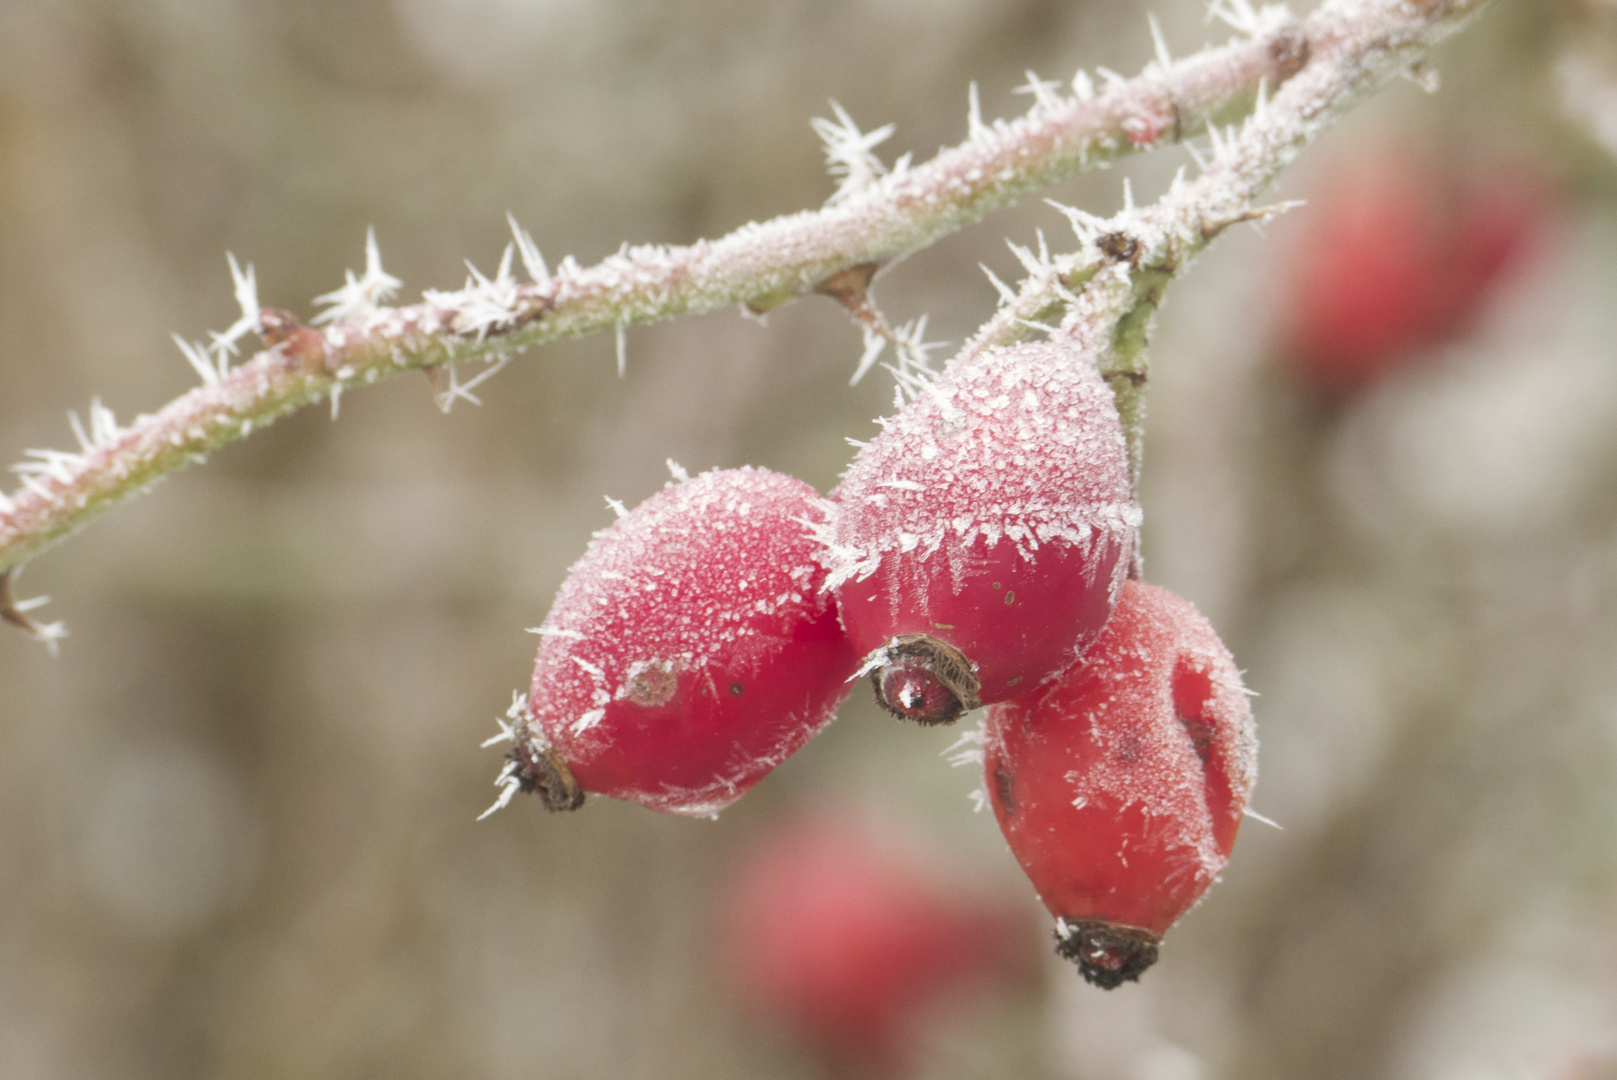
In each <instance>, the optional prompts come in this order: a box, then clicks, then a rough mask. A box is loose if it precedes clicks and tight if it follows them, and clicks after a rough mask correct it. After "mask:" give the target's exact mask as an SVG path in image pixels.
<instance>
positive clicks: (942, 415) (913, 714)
mask: <svg viewBox="0 0 1617 1080" xmlns="http://www.w3.org/2000/svg"><path fill="white" fill-rule="evenodd" d="M834 496H835V497H836V498H837V499H838V501H839V503H840V505H841V512H840V513H839V514H838V516H837V519H836V528H835V535H834V538H833V542H832V543H830V544H828V546H827V550H826V552H825V554H824V556H823V558H824V559H825V562H826V564H827V567H828V568H829V570H830V578H829V580H830V583H831V587H832V588H833V589H834V590H835V592H836V596H837V603H838V608H839V610H840V611H841V613H842V621H843V625H844V626H846V627H847V630H848V637H849V640H850V641H851V642H852V643H853V647H854V649H855V650H856V651H858V652H859V653H861V654H862V655H865V656H867V657H869V658H870V663H871V664H872V667H873V674H872V677H873V681H874V682H875V684H876V687H877V697H878V700H880V701H881V702H882V703H883V704H884V705H885V706H887V707H888V708H889V709H890V710H892V711H893V712H896V713H897V714H899V715H901V716H908V717H910V718H912V719H916V720H919V721H921V722H923V723H926V722H933V723H936V722H947V721H950V720H953V719H955V717H957V716H958V715H959V714H960V713H961V712H962V711H964V710H966V709H971V708H975V707H976V706H977V705H979V704H991V703H993V702H997V701H1005V700H1008V699H1010V698H1012V697H1015V696H1017V695H1020V694H1026V693H1028V692H1029V691H1030V690H1032V689H1033V688H1034V687H1036V686H1037V685H1038V684H1039V683H1040V682H1042V681H1043V680H1044V679H1046V678H1048V677H1049V676H1051V675H1053V674H1054V673H1055V672H1057V671H1060V670H1061V669H1062V668H1064V667H1066V666H1067V664H1069V663H1070V662H1071V661H1072V660H1073V659H1074V658H1075V657H1076V656H1077V655H1078V653H1079V652H1081V651H1082V650H1083V648H1084V647H1086V646H1087V645H1088V644H1089V643H1090V642H1091V641H1093V640H1094V638H1095V635H1096V634H1098V633H1099V632H1100V628H1101V626H1102V624H1104V623H1105V622H1106V617H1107V615H1108V614H1109V613H1110V612H1111V610H1112V604H1113V602H1114V600H1115V598H1116V596H1117V591H1118V589H1120V588H1121V587H1122V583H1123V581H1124V579H1125V577H1126V576H1127V573H1128V569H1129V565H1130V562H1131V559H1132V556H1133V550H1134V537H1135V530H1136V529H1137V528H1138V526H1139V523H1140V512H1139V508H1138V507H1137V506H1136V505H1135V503H1134V498H1133V494H1132V491H1131V489H1130V484H1129V476H1128V461H1127V454H1126V450H1125V445H1124V440H1123V430H1122V425H1121V423H1120V422H1119V420H1118V416H1117V407H1116V404H1115V403H1114V401H1113V398H1112V394H1111V391H1110V390H1108V389H1107V387H1106V384H1105V383H1104V382H1103V381H1102V380H1101V377H1100V375H1099V373H1098V372H1097V371H1096V370H1095V366H1094V363H1093V361H1092V359H1091V358H1090V357H1088V356H1085V355H1082V354H1080V353H1078V352H1076V351H1075V350H1073V349H1072V348H1071V347H1069V346H1065V345H1062V344H1058V343H1027V344H1021V345H1015V346H1011V347H1009V348H1004V349H995V350H990V351H989V352H986V353H984V354H982V355H980V356H978V357H976V358H974V359H972V360H971V361H969V362H966V363H962V364H959V365H957V366H955V367H953V368H950V369H949V370H948V371H947V372H945V373H944V374H943V375H942V376H941V377H940V378H939V379H938V381H937V382H936V383H935V384H934V385H933V386H932V387H931V388H930V389H929V390H928V391H926V392H924V393H922V394H921V395H920V396H919V397H917V398H916V400H914V401H912V402H910V403H909V404H908V405H906V406H905V407H904V408H903V409H901V410H900V411H899V412H898V413H897V414H896V415H894V416H892V417H890V418H889V419H887V420H886V421H884V423H883V429H882V431H881V432H880V433H879V434H878V435H877V436H876V438H875V439H873V440H872V441H871V442H870V443H869V444H868V445H866V446H865V447H864V448H863V449H862V450H861V451H860V453H859V455H858V457H857V458H856V459H855V460H854V462H853V464H852V466H850V468H849V469H848V472H847V474H846V475H845V476H844V478H843V481H842V483H841V485H840V486H839V487H838V489H837V491H836V492H835V493H834ZM922 639H926V640H922ZM882 649H886V650H887V652H886V653H885V654H883V655H879V656H878V655H876V650H882ZM960 672H964V675H960V674H959V673H960Z"/></svg>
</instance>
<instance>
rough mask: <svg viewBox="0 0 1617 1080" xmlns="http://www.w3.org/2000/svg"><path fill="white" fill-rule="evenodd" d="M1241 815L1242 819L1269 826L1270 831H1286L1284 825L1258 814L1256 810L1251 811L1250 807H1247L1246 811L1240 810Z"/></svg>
mask: <svg viewBox="0 0 1617 1080" xmlns="http://www.w3.org/2000/svg"><path fill="white" fill-rule="evenodd" d="M1241 814H1242V816H1244V817H1249V818H1251V819H1252V820H1253V821H1261V822H1263V824H1265V825H1267V826H1269V827H1270V828H1272V829H1279V830H1280V831H1281V832H1285V831H1286V827H1285V826H1284V825H1282V824H1280V822H1278V821H1275V820H1273V819H1272V818H1266V817H1264V816H1263V815H1262V814H1260V813H1258V812H1257V811H1256V810H1254V809H1252V808H1251V807H1250V806H1249V807H1247V808H1246V809H1244V810H1242V811H1241Z"/></svg>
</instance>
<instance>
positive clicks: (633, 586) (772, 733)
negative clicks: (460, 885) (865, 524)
mask: <svg viewBox="0 0 1617 1080" xmlns="http://www.w3.org/2000/svg"><path fill="white" fill-rule="evenodd" d="M831 509H832V507H831V506H830V504H829V503H827V502H826V500H824V499H822V498H820V497H819V495H818V494H817V493H816V492H815V491H814V489H813V488H811V487H809V486H808V485H807V484H805V483H803V482H802V481H800V480H796V479H793V478H792V477H789V476H782V475H780V474H778V473H773V472H769V471H767V470H763V469H750V468H746V469H732V470H723V471H715V472H708V473H703V474H702V475H700V476H698V477H695V478H693V479H691V480H687V481H684V482H682V483H679V484H671V485H669V486H668V487H666V488H664V489H663V490H662V491H660V492H658V493H657V494H655V495H653V496H652V497H651V498H649V499H647V500H646V501H645V502H643V503H641V504H640V505H639V506H637V507H635V508H634V510H632V511H630V512H629V513H628V514H627V515H626V516H625V517H623V518H621V519H619V520H618V521H617V522H615V523H614V524H612V525H611V526H610V527H609V528H607V529H605V530H603V531H602V532H600V533H597V534H596V536H595V538H594V540H592V541H591V543H590V545H589V548H588V550H587V551H586V552H585V553H584V556H583V558H581V559H579V560H578V562H577V563H576V564H574V566H573V567H572V569H571V570H570V571H569V573H568V575H567V580H566V581H565V582H564V583H563V584H562V587H561V591H560V592H559V593H558V594H557V596H556V601H555V603H554V605H552V607H551V609H550V614H549V616H548V617H547V618H546V619H545V622H544V625H543V626H542V627H540V628H539V633H540V635H541V637H542V641H541V643H540V645H539V655H538V658H537V661H536V662H535V665H534V672H533V684H532V688H531V690H530V692H529V695H528V732H527V734H528V736H529V737H528V739H527V740H519V741H518V747H517V751H516V755H517V756H516V757H515V758H514V760H516V761H517V763H518V765H519V769H518V771H517V774H516V775H517V777H518V779H519V780H520V781H521V783H522V785H523V786H524V787H526V788H533V787H538V788H540V789H541V791H542V792H543V793H544V794H545V796H546V802H547V804H549V805H552V806H555V807H558V808H559V807H562V806H566V805H569V804H570V805H577V803H578V802H579V801H580V800H581V796H579V795H577V794H575V793H573V792H572V791H571V790H570V789H569V784H572V785H576V789H577V790H578V791H582V792H597V793H599V794H602V795H609V796H612V797H614V798H618V799H627V800H629V801H631V802H637V803H640V804H642V805H644V806H648V807H651V808H652V809H654V810H662V811H666V812H669V813H674V814H688V815H711V814H714V813H717V812H718V811H719V810H721V809H723V808H724V807H726V806H728V805H730V804H731V803H733V802H734V801H735V800H736V799H738V798H740V797H741V795H742V794H744V793H745V792H746V791H747V790H748V789H749V788H751V787H752V786H753V785H754V784H756V783H757V782H758V781H759V780H760V779H762V778H763V777H764V775H765V774H767V773H768V772H769V771H770V770H771V769H773V768H774V767H775V766H776V765H778V764H780V763H781V762H782V761H784V760H785V759H786V758H787V757H788V756H790V755H791V754H792V753H793V752H794V751H796V750H797V749H798V748H799V747H801V746H802V745H803V744H804V743H805V742H807V741H808V739H809V738H810V737H811V736H813V735H814V734H815V733H816V732H818V731H819V730H820V729H821V728H823V727H824V726H825V725H826V724H827V723H829V722H830V721H831V718H832V717H833V715H834V714H835V712H836V708H837V706H838V705H839V704H840V703H841V702H842V700H843V698H845V697H846V696H847V691H848V679H849V678H850V676H851V675H852V673H853V671H854V670H855V668H856V667H857V663H858V658H857V655H856V654H855V653H854V652H853V650H852V649H851V648H850V646H849V645H848V642H847V639H846V637H845V636H844V634H843V631H842V627H841V625H840V623H839V622H838V620H837V615H836V610H835V608H834V605H833V604H832V602H831V598H830V596H829V595H828V594H826V593H825V591H824V590H823V588H822V585H823V581H824V571H823V570H822V569H821V568H820V566H819V564H818V563H817V562H816V561H815V558H814V553H815V550H816V542H815V541H814V540H813V539H812V538H811V536H810V533H811V530H812V529H813V528H815V527H816V526H819V527H823V525H824V522H825V519H826V515H827V514H828V513H829V512H831ZM524 755H526V756H527V758H528V759H529V760H524V758H523V756H524ZM558 762H559V765H558ZM556 773H560V774H562V775H550V774H556Z"/></svg>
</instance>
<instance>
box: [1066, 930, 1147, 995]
mask: <svg viewBox="0 0 1617 1080" xmlns="http://www.w3.org/2000/svg"><path fill="white" fill-rule="evenodd" d="M1161 940H1162V939H1161V937H1159V936H1158V935H1156V934H1153V933H1152V932H1151V931H1149V930H1144V929H1141V928H1140V927H1138V926H1124V925H1122V924H1121V923H1109V922H1103V921H1101V920H1098V919H1083V920H1080V921H1078V922H1067V921H1062V922H1061V923H1059V924H1057V926H1056V953H1057V954H1058V955H1059V956H1061V957H1062V958H1063V959H1065V960H1071V961H1072V962H1073V963H1075V964H1077V965H1078V974H1080V975H1082V976H1083V977H1084V981H1085V982H1087V983H1089V984H1090V985H1092V986H1098V987H1100V988H1101V989H1102V990H1115V989H1117V988H1118V987H1119V986H1121V985H1123V984H1124V983H1126V982H1136V981H1138V980H1139V978H1140V973H1141V972H1142V971H1144V970H1145V969H1146V968H1148V967H1150V966H1151V965H1152V964H1154V963H1156V962H1157V945H1158V944H1159V943H1160V942H1161Z"/></svg>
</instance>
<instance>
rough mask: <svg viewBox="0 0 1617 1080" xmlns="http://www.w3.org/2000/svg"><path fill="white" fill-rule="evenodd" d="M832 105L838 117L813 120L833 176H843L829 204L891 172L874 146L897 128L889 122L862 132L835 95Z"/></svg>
mask: <svg viewBox="0 0 1617 1080" xmlns="http://www.w3.org/2000/svg"><path fill="white" fill-rule="evenodd" d="M831 109H832V111H833V112H835V113H836V115H837V118H836V120H834V121H832V120H827V119H825V118H824V117H818V116H817V117H815V118H814V119H812V120H810V121H809V124H810V126H812V127H813V128H814V133H815V134H816V135H818V136H819V137H820V141H821V142H822V143H824V144H825V162H826V166H827V167H828V169H829V171H830V173H831V175H832V176H835V177H839V178H840V183H839V184H838V185H837V190H836V191H835V192H833V193H832V195H831V197H830V198H829V199H827V200H826V203H825V204H826V205H827V206H835V205H837V204H838V203H842V202H846V201H847V200H849V199H851V198H852V197H853V196H855V195H858V194H860V193H861V192H863V191H865V190H867V189H868V188H870V187H871V186H872V185H874V184H875V183H876V181H878V180H880V179H881V178H882V177H883V176H886V175H887V166H886V165H885V164H883V163H882V160H881V158H879V157H877V156H876V155H875V153H874V150H875V148H876V147H877V146H880V145H881V144H882V143H884V142H886V141H887V140H888V139H889V138H891V137H892V134H893V132H894V130H896V129H895V127H894V125H892V124H885V125H883V126H882V127H879V128H877V129H876V130H874V131H868V132H862V131H860V130H859V125H858V124H855V123H854V122H853V117H851V116H849V115H848V111H847V110H846V109H844V108H843V107H842V106H841V105H840V104H838V103H837V102H836V101H835V100H834V99H833V100H832V102H831Z"/></svg>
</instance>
